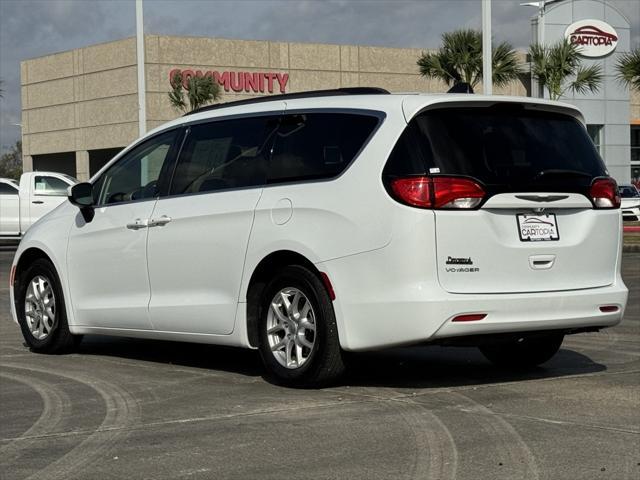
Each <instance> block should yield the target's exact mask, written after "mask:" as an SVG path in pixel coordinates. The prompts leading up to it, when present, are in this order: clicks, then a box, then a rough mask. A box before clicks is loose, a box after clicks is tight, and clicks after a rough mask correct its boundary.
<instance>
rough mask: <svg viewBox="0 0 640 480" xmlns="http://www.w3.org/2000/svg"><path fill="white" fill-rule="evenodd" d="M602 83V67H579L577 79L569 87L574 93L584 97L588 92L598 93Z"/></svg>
mask: <svg viewBox="0 0 640 480" xmlns="http://www.w3.org/2000/svg"><path fill="white" fill-rule="evenodd" d="M601 83H602V67H600V65H591V66H589V67H578V71H577V72H576V78H575V80H574V81H573V82H571V83H570V84H569V85H570V88H571V90H572V91H573V92H575V93H579V94H581V95H583V94H585V93H587V92H588V91H589V92H591V93H596V92H597V91H598V89H599V88H600V84H601Z"/></svg>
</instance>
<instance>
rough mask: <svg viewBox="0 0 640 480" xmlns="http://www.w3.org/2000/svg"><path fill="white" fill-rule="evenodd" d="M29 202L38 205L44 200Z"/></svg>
mask: <svg viewBox="0 0 640 480" xmlns="http://www.w3.org/2000/svg"><path fill="white" fill-rule="evenodd" d="M31 203H35V204H36V205H40V204H42V203H44V202H43V201H42V200H34V201H33V202H31Z"/></svg>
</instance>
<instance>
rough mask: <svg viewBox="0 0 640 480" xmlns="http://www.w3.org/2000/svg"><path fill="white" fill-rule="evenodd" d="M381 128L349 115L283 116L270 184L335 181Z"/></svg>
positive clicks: (370, 120) (374, 121)
mask: <svg viewBox="0 0 640 480" xmlns="http://www.w3.org/2000/svg"><path fill="white" fill-rule="evenodd" d="M377 125H378V118H377V117H374V116H370V115H359V114H350V113H305V114H289V115H284V116H283V118H282V123H281V125H280V129H279V130H278V134H277V135H276V140H275V144H274V146H273V154H272V156H271V160H270V162H269V163H270V165H269V173H268V175H269V176H268V183H279V182H285V181H298V180H311V179H322V178H332V177H335V176H337V175H339V174H340V173H342V172H343V171H344V170H345V168H347V166H348V165H349V164H350V163H351V161H352V160H353V159H354V158H355V156H356V155H357V154H358V152H359V151H360V150H361V149H362V147H363V146H364V144H365V143H366V141H367V139H368V138H369V137H370V136H371V134H372V133H373V131H374V129H375V128H376V126H377Z"/></svg>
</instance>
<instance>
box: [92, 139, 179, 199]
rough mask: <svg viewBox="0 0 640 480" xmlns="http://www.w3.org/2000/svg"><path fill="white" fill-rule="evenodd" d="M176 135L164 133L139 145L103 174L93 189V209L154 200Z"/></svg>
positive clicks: (158, 191)
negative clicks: (94, 206) (94, 205)
mask: <svg viewBox="0 0 640 480" xmlns="http://www.w3.org/2000/svg"><path fill="white" fill-rule="evenodd" d="M179 131H180V130H172V131H170V132H165V133H163V134H160V135H158V136H157V137H153V138H151V139H149V140H147V141H145V142H143V143H142V144H140V145H138V146H136V147H135V148H133V149H132V150H131V151H130V152H128V153H126V154H125V155H124V156H123V157H122V158H121V159H119V160H118V161H117V162H116V164H115V165H113V166H112V167H111V168H109V170H107V171H106V172H104V173H103V174H102V176H101V177H100V178H99V179H98V180H97V181H96V183H95V184H94V187H93V192H94V200H95V203H96V205H98V206H102V205H111V204H115V203H121V202H130V201H134V200H144V199H148V198H155V197H157V196H158V195H159V193H160V190H159V185H158V180H159V178H160V174H161V172H163V170H164V169H167V168H168V164H169V162H170V157H171V154H172V151H173V150H174V143H175V141H176V138H177V136H178V132H179Z"/></svg>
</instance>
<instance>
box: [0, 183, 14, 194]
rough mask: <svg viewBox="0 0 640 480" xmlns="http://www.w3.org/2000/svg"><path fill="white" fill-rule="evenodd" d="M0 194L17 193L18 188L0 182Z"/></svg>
mask: <svg viewBox="0 0 640 480" xmlns="http://www.w3.org/2000/svg"><path fill="white" fill-rule="evenodd" d="M0 195H18V189H17V188H15V187H12V186H11V185H7V184H6V183H0Z"/></svg>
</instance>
